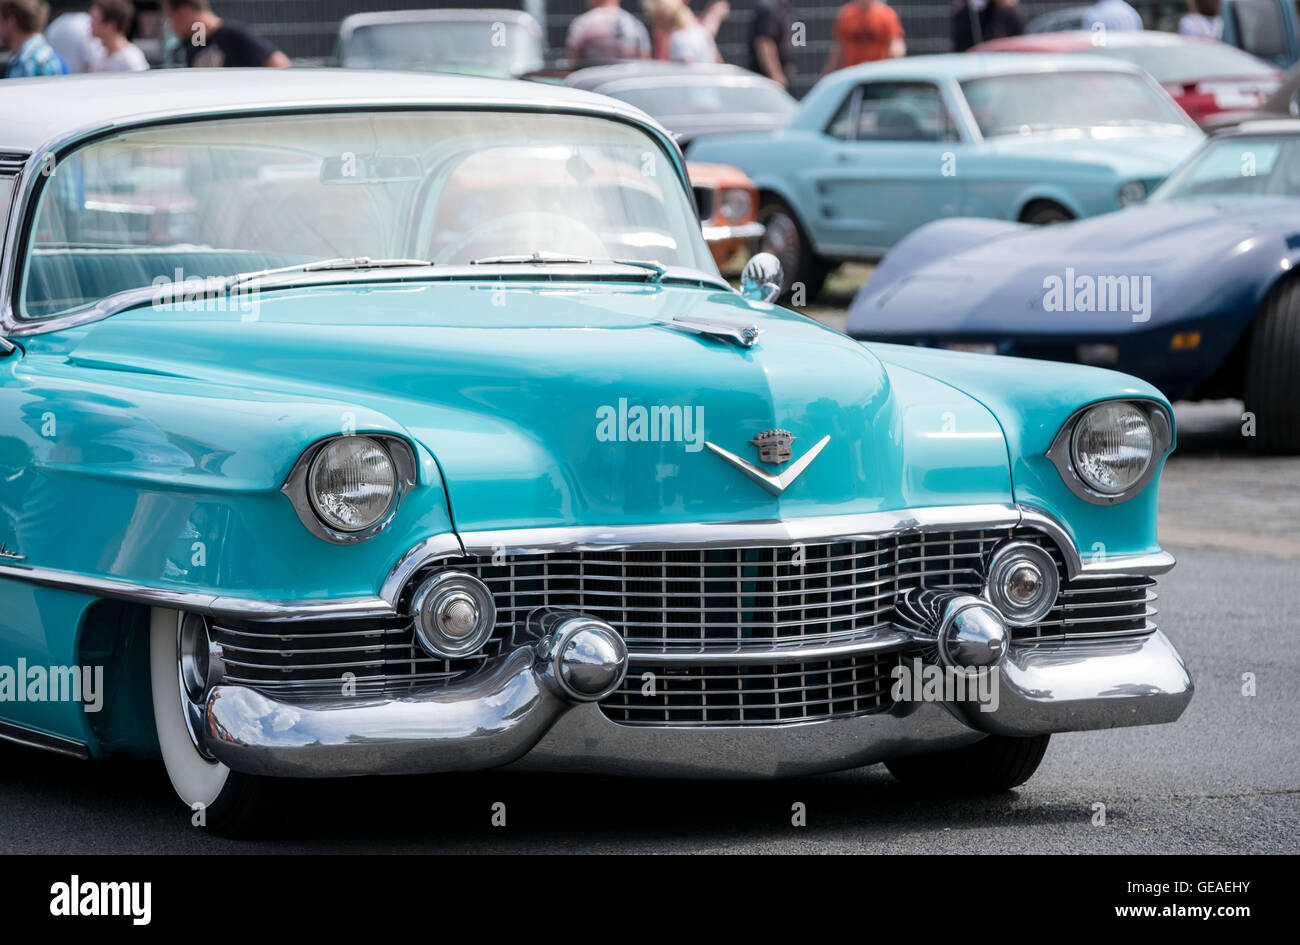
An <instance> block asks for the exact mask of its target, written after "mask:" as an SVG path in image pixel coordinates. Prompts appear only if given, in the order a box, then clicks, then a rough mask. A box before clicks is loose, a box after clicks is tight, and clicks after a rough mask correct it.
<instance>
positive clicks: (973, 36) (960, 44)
mask: <svg viewBox="0 0 1300 945" xmlns="http://www.w3.org/2000/svg"><path fill="white" fill-rule="evenodd" d="M986 3H987V0H953V3H952V51H953V52H965V51H966V50H968V49H970V48H971V47H972V46H974V45H975V44H976V43H982V42H984V7H985V4H986Z"/></svg>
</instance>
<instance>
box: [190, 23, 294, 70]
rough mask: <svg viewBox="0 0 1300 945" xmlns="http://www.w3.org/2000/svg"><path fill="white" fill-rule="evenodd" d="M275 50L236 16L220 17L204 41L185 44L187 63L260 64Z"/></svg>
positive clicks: (218, 64)
mask: <svg viewBox="0 0 1300 945" xmlns="http://www.w3.org/2000/svg"><path fill="white" fill-rule="evenodd" d="M274 52H275V46H273V45H272V44H271V43H269V42H267V41H266V40H264V39H263V38H262V37H260V36H258V35H257V34H256V33H254V32H253V31H252V30H251V29H249V28H248V26H247V25H246V24H244V23H241V22H239V21H238V20H225V19H223V20H222V21H221V26H220V27H218V28H217V29H216V31H215V32H213V33H210V34H208V36H207V42H206V43H204V44H202V45H199V46H196V45H195V44H194V43H193V41H190V42H186V44H185V64H186V65H187V66H200V67H202V66H208V67H212V66H260V65H261V64H262V63H264V62H266V60H267V59H268V58H270V56H271V54H272V53H274Z"/></svg>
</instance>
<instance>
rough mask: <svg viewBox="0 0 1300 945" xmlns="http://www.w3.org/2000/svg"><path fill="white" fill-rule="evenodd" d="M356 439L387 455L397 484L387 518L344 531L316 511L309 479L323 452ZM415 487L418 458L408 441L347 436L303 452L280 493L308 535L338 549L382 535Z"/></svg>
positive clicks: (368, 435)
mask: <svg viewBox="0 0 1300 945" xmlns="http://www.w3.org/2000/svg"><path fill="white" fill-rule="evenodd" d="M353 437H360V438H362V439H366V440H371V441H373V442H374V443H375V444H376V445H378V446H379V447H380V448H381V449H382V450H384V452H385V453H387V454H388V459H389V461H390V462H391V463H392V465H393V471H394V474H395V479H396V483H395V487H394V489H393V498H392V501H391V502H390V503H389V505H388V508H387V510H385V512H384V514H383V515H381V516H380V517H379V519H378V520H377V521H376V522H375V523H374V524H372V525H369V526H367V527H365V528H360V529H357V530H355V531H345V530H343V529H340V528H336V527H334V526H333V525H331V524H330V523H329V522H327V521H325V519H324V518H323V517H322V516H321V514H320V513H319V512H318V511H317V507H316V502H315V500H314V499H313V498H312V496H311V485H310V478H311V471H312V467H313V464H314V463H315V462H316V459H317V457H319V456H320V454H321V452H322V451H324V450H325V449H326V448H328V447H329V446H331V445H333V444H334V443H337V442H338V441H340V440H345V439H349V438H353ZM414 485H415V454H414V452H412V450H411V447H410V444H408V443H407V442H406V441H405V440H403V439H402V438H401V437H398V436H391V435H387V434H382V433H347V434H341V435H338V436H330V437H326V438H325V439H323V440H318V441H317V442H315V443H313V444H312V445H311V446H309V447H307V449H305V450H303V453H302V455H301V456H299V457H298V460H297V462H295V463H294V464H293V469H292V470H290V472H289V476H288V478H287V479H285V482H284V485H283V486H282V487H281V489H280V491H281V492H283V493H284V494H285V495H286V496H287V497H288V499H289V502H290V503H291V504H292V505H293V510H294V512H296V513H297V515H298V520H299V521H300V522H302V524H303V526H304V527H305V528H306V529H307V530H308V531H309V532H311V533H312V534H313V535H315V536H316V537H317V538H322V539H324V540H325V541H328V542H331V543H333V544H336V545H350V544H355V543H357V542H361V541H365V540H366V539H367V538H373V537H374V536H375V535H377V534H379V533H380V532H381V531H383V530H384V529H385V528H386V527H387V526H388V523H389V522H391V521H392V520H393V516H394V515H396V514H397V509H398V506H400V505H401V503H402V497H403V496H404V495H406V493H407V492H409V491H410V490H411V489H412V488H413V487H414Z"/></svg>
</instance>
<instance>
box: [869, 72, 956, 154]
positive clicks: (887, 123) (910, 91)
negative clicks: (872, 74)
mask: <svg viewBox="0 0 1300 945" xmlns="http://www.w3.org/2000/svg"><path fill="white" fill-rule="evenodd" d="M856 138H857V140H858V141H953V140H956V138H957V134H956V128H955V127H954V125H953V123H952V120H951V118H950V117H949V115H948V109H947V108H946V107H945V106H944V103H943V96H942V95H940V94H939V89H938V87H937V86H934V85H931V84H930V83H929V82H872V83H868V84H866V85H864V86H862V98H861V106H860V108H859V111H858V122H857V132H856Z"/></svg>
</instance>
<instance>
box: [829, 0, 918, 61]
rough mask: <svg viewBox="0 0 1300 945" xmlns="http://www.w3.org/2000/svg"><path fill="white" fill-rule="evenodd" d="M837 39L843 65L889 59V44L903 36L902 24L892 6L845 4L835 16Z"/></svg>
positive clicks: (878, 3)
mask: <svg viewBox="0 0 1300 945" xmlns="http://www.w3.org/2000/svg"><path fill="white" fill-rule="evenodd" d="M834 35H835V39H836V40H838V41H839V44H840V50H841V53H842V56H843V60H842V61H841V62H840V66H841V68H843V67H847V66H856V65H858V64H859V63H863V62H875V61H876V60H878V59H888V58H889V44H890V43H891V42H893V41H894V40H896V39H902V38H903V24H902V23H900V22H899V21H898V14H897V13H895V12H894V11H893V8H891V7H889V6H886V5H885V4H883V3H880V2H876V3H873V4H871V5H870V6H867V7H864V6H862V4H860V3H846V4H845V5H844V6H842V7H840V13H839V16H837V17H836V18H835V33H834Z"/></svg>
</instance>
